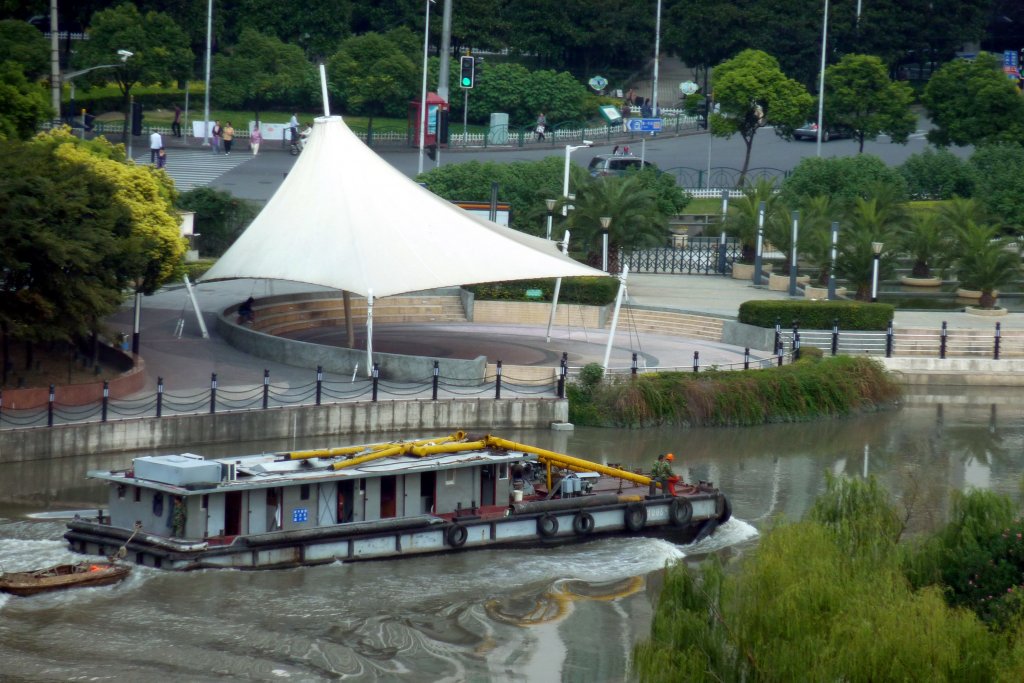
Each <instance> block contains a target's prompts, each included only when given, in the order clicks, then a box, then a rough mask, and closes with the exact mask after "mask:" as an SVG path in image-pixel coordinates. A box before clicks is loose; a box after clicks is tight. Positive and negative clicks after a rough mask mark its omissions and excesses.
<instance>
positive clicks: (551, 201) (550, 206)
mask: <svg viewBox="0 0 1024 683" xmlns="http://www.w3.org/2000/svg"><path fill="white" fill-rule="evenodd" d="M544 204H545V205H547V207H548V230H547V234H546V235H544V237H545V238H546V239H551V218H552V216H553V214H554V213H555V205H556V204H558V200H557V199H545V200H544Z"/></svg>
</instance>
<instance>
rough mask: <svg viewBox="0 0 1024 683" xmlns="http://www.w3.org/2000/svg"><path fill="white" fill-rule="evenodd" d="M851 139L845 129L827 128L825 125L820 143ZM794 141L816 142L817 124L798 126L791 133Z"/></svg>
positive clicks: (809, 122)
mask: <svg viewBox="0 0 1024 683" xmlns="http://www.w3.org/2000/svg"><path fill="white" fill-rule="evenodd" d="M848 137H851V135H850V131H849V130H847V129H845V128H837V127H835V126H829V125H827V124H826V126H825V132H824V133H823V134H822V136H821V141H822V142H828V141H829V140H836V139H839V138H848ZM793 139H794V140H817V139H818V122H817V121H808V122H807V123H805V124H804V125H802V126H800V127H799V128H797V129H796V130H794V131H793Z"/></svg>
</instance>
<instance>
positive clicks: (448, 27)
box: [437, 0, 452, 149]
mask: <svg viewBox="0 0 1024 683" xmlns="http://www.w3.org/2000/svg"><path fill="white" fill-rule="evenodd" d="M443 12H444V13H443V14H442V15H441V52H440V53H439V55H438V57H439V58H440V60H441V61H440V63H439V64H438V67H439V69H440V71H439V72H438V74H437V94H438V95H439V96H440V97H441V99H442V100H444V101H445V102H451V100H449V99H448V57H449V54H448V53H449V52H451V47H452V0H444V10H443ZM438 149H440V145H439V146H438Z"/></svg>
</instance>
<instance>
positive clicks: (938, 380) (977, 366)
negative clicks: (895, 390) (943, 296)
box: [879, 357, 1024, 387]
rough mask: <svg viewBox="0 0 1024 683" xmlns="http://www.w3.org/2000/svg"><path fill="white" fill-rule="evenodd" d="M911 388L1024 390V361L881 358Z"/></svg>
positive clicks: (896, 376) (899, 379)
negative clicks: (946, 387)
mask: <svg viewBox="0 0 1024 683" xmlns="http://www.w3.org/2000/svg"><path fill="white" fill-rule="evenodd" d="M879 360H880V361H881V362H882V364H883V365H885V369H886V370H889V371H890V372H892V373H893V376H894V377H895V379H896V381H897V382H900V383H902V384H907V385H928V386H967V387H972V386H973V387H1024V360H1016V359H1011V360H992V359H990V358H944V359H940V358H914V357H897V358H879Z"/></svg>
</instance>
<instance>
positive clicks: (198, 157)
mask: <svg viewBox="0 0 1024 683" xmlns="http://www.w3.org/2000/svg"><path fill="white" fill-rule="evenodd" d="M134 158H135V163H137V164H139V165H148V164H149V163H150V162H149V150H148V149H147V150H146V152H145V154H136V155H135V156H134ZM252 158H253V157H252V154H250V153H249V152H236V153H233V154H211V153H210V150H209V149H180V148H174V149H172V148H168V149H167V165H166V166H165V167H164V170H166V171H167V174H168V175H169V176H171V178H173V179H174V184H175V186H177V188H178V191H179V192H187V191H188V190H193V189H195V188H197V187H204V186H206V185H209V184H210V183H212V182H213V181H214V180H216V179H217V178H219V177H221V176H222V175H224V174H225V173H227V172H228V171H230V170H231V169H233V168H235V167H237V166H241V165H242V164H244V163H245V162H247V161H250V160H251V159H252Z"/></svg>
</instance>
